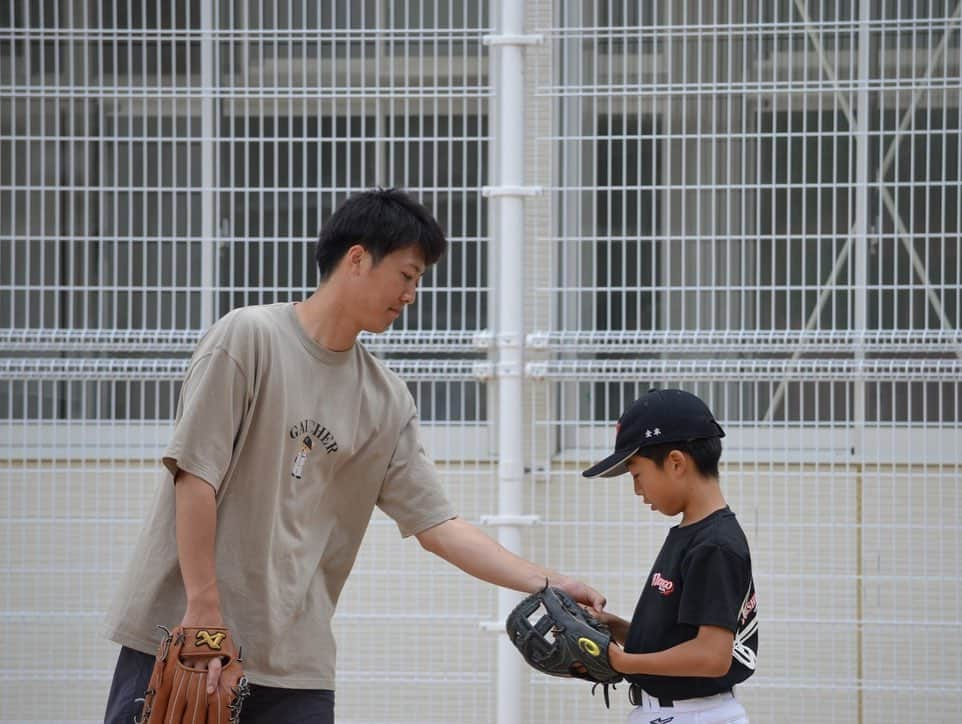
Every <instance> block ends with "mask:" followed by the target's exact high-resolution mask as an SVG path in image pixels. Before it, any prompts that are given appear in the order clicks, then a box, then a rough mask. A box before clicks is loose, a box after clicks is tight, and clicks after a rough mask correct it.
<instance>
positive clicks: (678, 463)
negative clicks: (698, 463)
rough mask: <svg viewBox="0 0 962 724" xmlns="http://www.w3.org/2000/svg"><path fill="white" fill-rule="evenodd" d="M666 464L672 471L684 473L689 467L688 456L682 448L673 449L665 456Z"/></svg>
mask: <svg viewBox="0 0 962 724" xmlns="http://www.w3.org/2000/svg"><path fill="white" fill-rule="evenodd" d="M665 465H666V466H670V467H669V469H670V470H672V471H675V472H679V473H683V472H685V470H686V469H687V467H688V458H687V457H685V453H683V452H682V451H681V450H671V451H669V453H668V455H667V456H666V457H665Z"/></svg>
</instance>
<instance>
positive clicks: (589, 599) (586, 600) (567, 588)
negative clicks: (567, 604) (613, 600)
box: [548, 576, 608, 618]
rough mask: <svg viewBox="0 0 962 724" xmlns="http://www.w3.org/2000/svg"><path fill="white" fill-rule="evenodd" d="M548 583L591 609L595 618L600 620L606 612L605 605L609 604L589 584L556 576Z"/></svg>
mask: <svg viewBox="0 0 962 724" xmlns="http://www.w3.org/2000/svg"><path fill="white" fill-rule="evenodd" d="M548 583H549V584H550V585H552V586H554V587H555V588H560V589H561V590H562V591H564V592H565V593H567V594H568V595H569V596H571V597H572V598H573V599H574V600H575V601H577V602H578V603H581V604H584V605H585V606H587V607H588V608H590V609H591V614H592V615H593V616H595V618H598V616H599V614H601V612H602V611H603V610H604V608H605V604H606V603H608V601H607V599H606V598H605V597H604V596H602V595H601V594H600V593H598V591H596V590H595V589H593V588H592V587H591V586H589V585H588V584H587V583H582V582H581V581H576V580H575V579H573V578H568V576H554V577H552V578H550V579H549V580H548Z"/></svg>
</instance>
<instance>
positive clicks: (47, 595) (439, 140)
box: [0, 0, 495, 722]
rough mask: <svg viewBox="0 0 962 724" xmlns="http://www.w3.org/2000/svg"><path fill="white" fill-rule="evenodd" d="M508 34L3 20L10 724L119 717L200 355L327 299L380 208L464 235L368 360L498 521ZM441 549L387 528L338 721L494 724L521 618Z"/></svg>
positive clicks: (261, 22) (427, 21) (0, 252)
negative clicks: (411, 403)
mask: <svg viewBox="0 0 962 724" xmlns="http://www.w3.org/2000/svg"><path fill="white" fill-rule="evenodd" d="M488 26H489V8H488V4H487V3H484V2H479V1H474V0H469V1H467V2H464V1H463V0H458V1H457V2H453V1H449V0H444V1H443V2H421V1H420V0H410V1H407V0H405V1H404V2H393V1H391V2H388V1H386V0H365V1H364V2H347V1H346V0H337V1H336V2H324V3H311V2H300V1H299V0H298V1H297V2H292V1H291V0H286V1H283V2H278V3H265V2H259V1H257V2H255V1H253V0H219V1H218V2H206V1H202V0H188V1H187V2H167V1H165V2H148V3H144V2H140V1H139V0H114V1H111V2H103V3H87V2H72V1H63V2H60V1H57V0H50V1H45V2H20V1H17V2H7V3H3V5H2V7H0V185H2V190H0V320H2V321H0V335H2V342H0V346H2V348H3V355H2V359H0V428H2V431H3V434H2V436H0V440H2V442H0V449H2V452H0V471H2V472H0V475H2V480H3V493H2V496H0V523H2V524H0V531H2V532H0V541H2V543H0V550H2V562H0V567H2V569H3V577H4V585H3V587H2V593H0V627H2V629H0V631H2V634H0V638H2V640H3V641H4V642H5V643H6V645H7V646H8V647H10V648H11V649H12V650H14V651H17V652H20V653H17V654H14V658H13V659H10V660H8V661H6V662H5V663H4V664H3V665H2V666H0V719H2V720H21V719H41V720H43V719H46V720H55V721H65V720H68V719H80V720H97V719H98V718H100V717H102V714H103V706H104V703H105V701H106V694H107V687H108V686H109V683H110V676H111V672H112V669H113V663H114V658H115V655H116V651H117V649H116V647H115V646H113V645H112V644H109V643H108V642H107V641H105V640H104V639H102V638H101V634H100V630H101V621H102V618H103V612H104V610H105V609H106V607H107V604H108V601H109V599H110V596H111V594H112V593H113V590H114V587H115V582H116V580H117V578H118V576H119V575H120V573H121V572H122V571H123V569H124V567H125V565H126V563H127V557H128V556H129V554H130V552H131V551H132V544H133V541H134V540H135V538H136V536H137V533H138V531H139V527H140V524H141V520H142V519H143V516H144V513H145V511H146V508H147V506H148V505H149V503H150V500H151V498H152V496H153V491H154V489H155V487H156V485H157V484H158V482H159V481H160V480H161V472H160V466H159V456H160V454H161V452H162V450H163V448H164V446H165V444H166V441H167V438H168V435H169V433H170V421H171V420H172V418H173V413H174V409H175V405H176V401H177V395H178V392H179V385H180V380H181V379H182V377H183V374H184V370H185V369H186V362H187V357H188V356H189V354H190V352H191V350H192V349H193V347H194V345H195V344H196V342H197V340H198V339H199V336H200V333H201V332H202V331H203V330H204V329H206V328H207V327H208V326H209V325H210V324H211V323H212V322H213V321H215V320H216V319H218V318H219V317H220V316H222V315H223V314H224V313H226V312H227V311H229V310H230V309H233V308H236V307H238V306H242V305H248V304H264V303H272V302H278V301H287V300H292V299H300V298H303V297H305V296H307V295H308V294H309V293H311V292H312V291H313V290H314V288H315V287H316V283H317V278H316V271H315V265H314V260H313V257H312V251H313V243H314V241H315V239H316V237H317V233H318V230H319V228H320V225H321V223H322V222H323V221H324V219H326V218H327V217H328V216H329V214H330V213H331V211H332V210H333V209H334V208H335V207H337V206H338V205H339V204H340V203H341V202H342V201H344V200H345V199H346V198H347V197H348V196H349V195H350V194H352V193H354V192H356V191H359V190H362V189H366V188H370V187H374V186H384V187H389V186H400V187H403V188H405V189H406V190H408V191H410V192H411V193H412V194H413V195H414V196H415V197H417V198H418V199H419V200H421V201H422V202H424V203H425V204H426V205H427V206H428V207H429V208H430V209H431V210H432V211H433V212H434V213H435V214H436V216H437V217H438V219H439V221H440V222H441V224H442V226H443V227H444V228H445V230H446V232H447V234H448V237H449V241H450V248H449V252H448V254H447V255H446V256H445V257H444V258H443V259H442V260H441V262H440V263H439V264H438V265H437V267H436V268H434V269H433V270H432V271H430V272H429V273H428V274H427V275H426V277H425V279H424V281H423V283H422V285H421V288H420V290H419V301H418V303H417V304H416V305H414V306H413V307H412V308H410V309H409V310H408V312H407V313H406V314H405V315H404V316H403V317H402V318H401V319H399V320H398V322H397V323H396V324H395V325H394V327H393V329H392V330H391V331H389V332H388V333H386V334H385V335H381V336H379V337H377V338H371V337H365V341H366V342H368V343H370V347H371V349H373V350H374V351H375V352H376V353H377V354H379V355H381V356H382V357H384V358H385V359H386V360H387V361H388V363H389V365H390V366H392V367H394V368H395V369H397V370H398V372H399V373H400V374H401V375H402V376H403V377H404V378H405V379H406V380H407V381H408V383H409V385H410V388H411V391H412V393H413V394H414V395H415V398H416V400H417V401H418V403H419V407H420V411H421V417H422V422H423V434H424V438H425V442H426V446H427V448H428V450H429V452H430V454H431V455H432V456H434V457H435V458H436V459H437V460H438V462H439V465H440V467H441V473H442V477H443V479H444V480H445V481H446V484H447V489H448V491H449V494H450V496H451V497H452V499H453V501H454V504H455V506H456V507H457V509H458V510H459V511H460V512H461V513H462V514H463V515H464V516H465V517H467V518H468V519H472V520H476V519H478V518H479V516H480V515H481V514H482V513H484V512H487V511H489V510H491V509H492V507H493V504H492V502H491V500H492V498H493V496H495V491H494V488H493V485H494V482H495V481H494V479H493V477H492V474H491V468H490V465H489V463H490V460H491V458H492V456H493V450H492V449H491V446H490V443H489V432H488V425H489V412H488V406H489V402H488V395H487V393H486V382H484V381H483V377H484V374H481V373H479V370H482V371H483V369H484V366H485V365H484V362H485V360H486V357H487V353H486V351H485V350H484V348H483V347H480V346H478V344H477V341H476V338H477V337H478V335H479V333H480V332H482V331H483V330H485V329H486V327H487V325H488V319H487V314H488V311H487V306H488V304H487V295H488V278H487V277H488V272H487V264H488V259H487V256H488V253H487V234H488V230H487V220H486V215H487V208H486V202H485V201H484V200H483V197H482V195H481V187H482V185H483V184H484V182H485V178H486V174H487V163H488V113H489V110H488V99H489V95H490V89H489V84H488V77H487V75H488V70H487V48H486V47H485V46H484V45H483V43H482V35H483V34H484V33H486V32H487V29H488ZM416 548H417V545H416V544H415V543H412V542H410V541H409V542H405V543H401V541H400V539H399V537H398V534H397V529H396V527H395V526H394V525H393V523H391V522H390V521H389V520H387V519H386V518H383V517H380V516H378V517H376V518H375V521H374V522H373V523H372V525H371V530H370V533H369V535H368V538H367V542H366V543H365V545H364V547H363V550H362V552H361V554H360V557H359V561H358V564H357V567H356V569H355V575H354V577H353V578H352V579H351V580H350V581H349V583H348V585H347V587H346V589H345V591H344V594H343V596H344V601H343V605H342V606H341V609H340V613H339V614H338V616H337V618H336V621H335V626H336V629H337V633H338V636H339V639H340V641H341V643H342V649H341V652H340V658H339V667H338V719H339V721H363V722H370V721H432V720H437V721H458V722H465V721H478V722H483V721H489V720H490V716H489V711H490V708H491V706H492V701H493V696H494V695H493V691H492V689H491V687H490V686H487V685H486V683H487V682H488V680H489V679H490V669H491V667H492V665H493V664H492V661H491V659H492V653H491V652H492V650H493V649H492V641H493V639H492V638H491V637H490V636H488V635H487V634H484V633H483V632H482V631H481V630H480V628H479V627H478V625H477V623H478V621H480V620H484V619H487V618H489V617H490V610H491V609H492V606H493V601H494V595H495V593H494V591H493V590H492V589H491V588H490V587H489V586H482V585H481V584H480V583H476V582H473V581H471V580H469V579H467V578H466V577H465V576H463V575H461V574H459V573H456V572H455V571H454V570H453V569H451V567H450V566H446V565H443V564H441V563H440V562H438V561H436V560H434V559H433V557H431V556H428V555H426V554H423V553H414V552H413V551H414V549H416ZM428 621H430V626H429V625H427V622H428ZM158 623H165V624H169V623H170V622H158ZM405 631H408V632H410V633H407V634H406V633H403V632H405ZM241 638H242V636H241ZM442 641H447V642H448V643H449V645H442ZM78 679H84V680H85V683H84V686H83V691H84V693H83V694H82V698H79V699H78V697H77V695H76V693H75V692H76V691H77V686H76V682H77V681H78ZM55 691H56V692H65V691H71V692H74V693H73V694H71V695H70V696H52V695H51V692H55ZM371 692H376V696H371ZM427 696H429V697H430V699H431V700H432V701H433V702H434V706H433V707H432V709H431V711H428V712H422V711H419V708H418V705H419V703H420V702H421V701H423V700H424V698H425V697H427Z"/></svg>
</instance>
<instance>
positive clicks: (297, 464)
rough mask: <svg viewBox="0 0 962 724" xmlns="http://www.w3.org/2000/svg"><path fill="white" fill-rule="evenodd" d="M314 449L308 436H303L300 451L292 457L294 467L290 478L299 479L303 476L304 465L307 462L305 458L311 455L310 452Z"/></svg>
mask: <svg viewBox="0 0 962 724" xmlns="http://www.w3.org/2000/svg"><path fill="white" fill-rule="evenodd" d="M313 448H314V442H313V441H312V440H311V436H310V435H305V436H304V439H303V440H301V449H300V450H298V451H297V455H295V456H294V467H293V469H292V470H291V477H292V478H297V479H298V480H300V479H301V476H302V475H303V474H304V463H306V462H307V456H308V455H310V454H311V450H312V449H313Z"/></svg>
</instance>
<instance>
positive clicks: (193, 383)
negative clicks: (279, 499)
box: [163, 330, 249, 491]
mask: <svg viewBox="0 0 962 724" xmlns="http://www.w3.org/2000/svg"><path fill="white" fill-rule="evenodd" d="M234 337H235V338H234V339H233V340H230V341H228V340H227V339H225V338H224V335H223V334H221V333H218V332H215V333H213V334H209V335H208V336H207V338H205V340H203V341H202V342H201V344H200V346H199V347H198V349H197V351H196V352H195V354H194V357H193V358H192V359H191V363H190V366H189V368H188V370H187V375H186V377H185V379H184V383H183V385H182V386H181V390H180V398H179V400H178V403H177V416H176V418H175V422H174V429H173V434H172V435H171V438H170V442H169V443H168V445H167V449H166V450H165V452H164V457H163V462H164V465H165V467H166V468H167V469H168V470H169V471H170V474H171V475H174V476H176V474H177V471H178V470H183V471H184V472H188V473H191V474H192V475H196V476H197V477H199V478H201V479H202V480H205V481H207V482H208V483H209V484H210V485H211V486H212V487H213V488H214V490H215V491H216V490H217V489H218V488H219V487H220V483H221V481H222V480H223V478H224V475H225V474H226V473H227V470H228V467H229V466H230V463H231V458H232V456H233V453H234V442H235V438H236V436H237V432H238V430H239V429H240V427H241V423H242V422H243V419H244V415H245V414H246V410H247V406H248V400H249V389H248V378H247V375H246V373H245V371H244V369H243V368H242V364H241V362H240V361H239V360H238V355H237V354H236V353H234V352H232V350H231V347H233V346H236V344H237V339H236V330H235V334H234Z"/></svg>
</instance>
